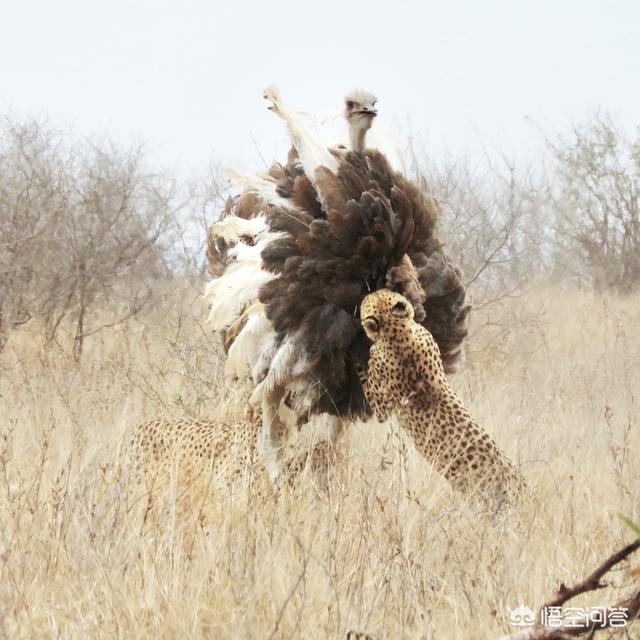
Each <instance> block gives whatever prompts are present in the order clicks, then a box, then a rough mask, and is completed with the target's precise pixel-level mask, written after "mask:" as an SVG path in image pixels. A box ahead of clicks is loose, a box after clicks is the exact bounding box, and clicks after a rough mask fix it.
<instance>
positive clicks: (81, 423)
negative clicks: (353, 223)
mask: <svg viewBox="0 0 640 640" xmlns="http://www.w3.org/2000/svg"><path fill="white" fill-rule="evenodd" d="M174 308H175V309H178V308H181V309H183V312H182V313H180V314H179V313H178V312H177V311H175V312H173V313H172V314H166V313H164V314H160V313H158V316H157V318H156V319H155V321H154V320H148V321H147V322H146V323H136V324H129V325H128V326H126V327H121V328H115V329H113V330H111V332H110V333H108V334H106V333H105V334H102V335H98V336H95V337H93V338H91V340H90V341H89V342H88V344H87V345H86V354H85V355H86V357H85V358H84V361H83V362H82V364H81V366H80V367H77V366H75V365H74V364H73V363H72V362H71V361H70V360H69V359H68V358H67V357H66V356H65V355H64V354H63V351H61V350H60V349H57V348H55V349H49V350H47V351H43V350H41V348H40V343H39V341H38V340H37V339H36V338H35V337H33V334H32V333H30V332H29V327H26V328H25V329H24V330H23V331H21V332H20V333H19V334H15V335H14V336H13V337H12V339H11V340H10V342H9V344H8V345H7V347H6V348H5V350H4V352H3V353H2V354H1V359H0V375H1V378H0V428H1V433H0V619H1V620H2V625H3V627H2V628H0V631H1V632H2V633H4V635H5V636H6V637H12V638H19V637H25V638H35V637H38V638H40V637H62V638H87V637H91V638H98V637H105V638H113V637H126V638H133V637H135V638H178V637H185V638H201V637H207V638H221V639H222V638H261V639H262V638H287V639H289V638H305V639H306V638H344V637H345V635H346V632H347V630H349V629H357V630H362V631H368V632H370V633H372V634H375V635H376V636H377V637H381V638H382V637H384V638H388V639H396V638H431V637H433V638H485V637H488V638H489V637H494V636H496V635H499V634H500V633H504V632H507V631H508V630H509V629H510V627H509V623H508V618H507V616H508V612H509V611H510V610H511V609H512V608H514V607H515V606H516V605H518V604H520V603H525V604H528V605H529V606H532V607H533V606H535V605H537V604H540V603H541V602H542V601H544V600H545V598H547V597H548V596H549V595H551V594H552V592H553V590H554V588H555V587H556V586H557V584H558V582H559V581H561V580H564V581H571V580H574V579H575V578H576V577H582V576H583V575H585V574H586V573H587V572H588V571H589V570H591V569H592V568H593V567H594V566H595V565H596V564H597V563H598V562H599V561H600V560H601V559H603V558H604V557H605V556H607V555H608V554H609V553H610V552H612V551H613V550H614V549H615V548H616V547H617V546H619V545H620V544H622V543H623V542H625V541H628V540H629V539H630V537H631V535H630V532H629V531H628V530H627V529H626V528H625V526H624V525H623V524H622V523H621V522H620V521H619V519H618V518H617V513H618V512H623V513H626V514H628V515H630V516H631V517H633V518H635V519H638V516H639V511H638V510H639V508H640V500H639V493H640V483H639V480H640V455H638V451H640V442H639V439H640V438H639V435H638V429H637V420H638V402H639V399H638V395H637V394H638V389H640V384H639V382H640V369H639V368H638V366H637V363H638V362H640V341H639V340H638V337H637V328H638V326H639V324H640V303H639V302H638V301H637V300H617V299H609V300H603V299H600V298H597V297H594V296H592V295H587V294H580V293H578V292H573V291H560V290H558V289H553V288H550V287H546V286H540V287H537V288H532V290H531V291H530V292H529V294H528V295H527V296H526V299H522V300H518V301H508V302H504V304H503V305H502V306H501V307H500V308H495V307H494V308H493V309H492V310H491V311H490V312H484V313H482V314H478V317H476V319H475V322H476V327H480V325H484V323H485V322H486V321H489V324H487V325H486V326H484V328H483V329H482V330H481V331H479V332H478V333H476V334H475V335H474V336H473V337H472V339H471V344H472V349H471V351H470V355H469V358H468V362H467V364H466V365H465V367H464V368H463V371H462V372H461V373H460V374H458V376H456V378H455V381H454V383H455V386H456V388H457V389H458V390H459V391H460V392H461V394H462V395H463V397H464V398H465V399H466V400H467V403H468V404H469V406H470V407H471V408H472V409H473V411H474V412H475V414H476V415H477V416H478V418H479V419H480V420H481V421H482V422H483V423H484V424H485V425H486V426H487V428H488V429H489V430H490V431H491V432H493V433H494V434H495V436H496V438H497V440H498V441H499V442H500V444H501V445H502V446H503V448H504V449H505V450H506V451H507V452H508V453H509V454H510V455H511V456H512V457H513V458H515V459H517V460H518V461H519V462H520V463H521V465H522V468H523V471H524V473H525V475H526V476H527V478H528V480H529V482H530V484H531V485H532V487H533V488H534V491H535V495H534V503H533V506H532V507H530V508H529V509H528V510H527V511H526V512H525V513H522V514H521V515H520V516H517V517H513V518H511V519H509V520H507V521H505V522H499V523H490V522H488V521H486V520H484V519H482V518H481V517H480V516H477V515H476V514H474V511H473V509H471V508H470V507H469V506H468V505H466V504H464V502H463V501H462V500H461V499H459V498H458V497H457V496H455V495H452V494H451V493H450V491H449V489H448V487H447V486H446V485H445V484H444V483H443V482H442V481H441V480H440V479H439V478H437V477H435V475H433V474H431V473H430V469H429V467H428V465H427V464H425V463H424V462H423V461H422V460H420V459H419V458H418V457H417V456H416V454H415V453H414V452H413V450H412V448H411V446H410V444H409V443H408V442H407V441H406V440H405V439H404V438H403V437H402V436H399V435H398V433H397V431H396V430H395V429H394V428H393V427H391V426H388V425H375V424H371V425H354V426H352V427H351V428H350V430H349V432H348V435H347V437H346V438H345V439H344V442H343V443H342V453H343V459H342V462H341V463H340V482H335V483H334V484H333V485H332V489H331V492H330V494H329V495H325V496H321V497H319V496H318V495H317V493H316V492H315V491H314V490H313V488H312V487H311V486H310V484H305V483H302V486H300V487H299V488H298V489H297V490H295V491H292V492H285V493H283V494H282V495H281V496H280V497H279V498H278V499H277V500H274V499H273V498H271V497H264V498H260V497H258V496H253V499H252V494H251V490H250V489H244V488H242V487H239V488H238V490H237V492H236V493H234V494H233V495H232V494H230V493H228V492H227V493H226V494H222V495H221V494H216V493H212V494H208V495H204V494H203V495H202V496H196V498H197V500H196V501H195V502H196V503H197V504H198V507H197V508H194V509H192V510H185V509H179V508H175V505H174V504H172V503H171V502H170V503H169V504H168V505H167V508H166V509H165V510H163V511H160V512H158V513H156V514H155V515H154V518H153V519H151V520H150V521H149V522H147V525H146V526H145V527H144V528H142V527H141V518H140V508H138V506H137V505H134V507H133V508H129V507H130V503H129V502H128V501H127V500H126V492H125V491H124V489H125V486H124V481H123V480H122V478H121V476H120V474H119V466H118V460H119V459H120V453H119V449H120V446H121V443H122V441H123V438H124V437H125V433H126V432H127V430H128V429H130V428H131V427H132V426H133V425H135V424H137V423H139V422H141V421H143V420H146V419H149V418H152V417H155V416H157V415H167V416H169V415H171V416H176V415H184V414H185V413H187V414H193V415H200V416H204V415H216V413H217V412H218V411H228V410H233V406H234V402H235V403H237V402H238V399H239V398H240V394H239V392H238V391H237V390H233V389H231V390H230V389H229V388H228V387H225V386H224V383H223V382H222V379H221V376H220V367H219V357H218V354H217V352H216V350H215V349H214V348H213V347H212V346H211V341H210V340H209V339H208V338H207V336H206V335H205V334H204V333H203V332H202V330H201V328H200V327H199V326H198V324H197V322H195V321H194V318H195V317H198V314H200V313H201V311H200V310H199V309H198V308H197V306H194V307H192V306H191V305H190V304H181V305H180V304H178V303H176V304H175V305H174ZM514 322H515V324H514ZM505 327H506V330H505ZM628 580H629V577H628V575H627V573H626V572H619V573H618V574H617V577H616V582H617V584H623V583H625V581H627V582H628ZM610 596H611V594H610V593H608V592H606V591H605V592H598V593H597V594H595V595H593V596H591V597H590V598H586V599H585V600H584V602H589V603H591V604H598V603H602V604H605V603H606V602H608V601H609V598H610Z"/></svg>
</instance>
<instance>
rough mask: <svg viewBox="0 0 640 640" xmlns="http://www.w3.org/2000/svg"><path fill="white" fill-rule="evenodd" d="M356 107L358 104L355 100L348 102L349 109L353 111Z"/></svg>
mask: <svg viewBox="0 0 640 640" xmlns="http://www.w3.org/2000/svg"><path fill="white" fill-rule="evenodd" d="M355 106H356V103H355V102H354V101H353V100H347V109H353V107H355Z"/></svg>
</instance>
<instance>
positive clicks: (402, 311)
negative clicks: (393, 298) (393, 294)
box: [391, 302, 409, 318]
mask: <svg viewBox="0 0 640 640" xmlns="http://www.w3.org/2000/svg"><path fill="white" fill-rule="evenodd" d="M391 315H393V316H395V317H396V318H407V317H408V316H409V310H408V309H407V305H406V304H405V303H404V302H396V303H395V304H394V305H393V307H392V309H391Z"/></svg>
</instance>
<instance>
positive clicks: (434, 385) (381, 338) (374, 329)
mask: <svg viewBox="0 0 640 640" xmlns="http://www.w3.org/2000/svg"><path fill="white" fill-rule="evenodd" d="M360 317H361V320H362V324H363V327H364V329H365V331H366V333H367V335H368V336H369V338H370V339H371V340H372V341H373V346H372V347H371V350H370V357H369V365H368V372H367V375H366V381H364V389H365V394H366V396H367V399H368V401H369V403H370V405H371V407H372V409H373V411H374V413H375V415H376V417H377V418H378V419H379V420H387V419H388V418H389V417H390V416H391V415H392V414H394V413H395V414H396V415H397V418H398V420H399V422H400V424H401V426H402V427H403V428H404V429H405V430H406V431H407V432H408V433H409V435H410V436H411V438H412V439H413V441H414V443H415V446H416V449H417V450H418V451H419V452H420V453H421V454H422V456H424V458H426V459H427V460H428V461H429V462H430V463H431V464H433V466H434V467H435V468H436V470H437V471H438V472H440V473H441V474H442V475H443V476H444V477H445V478H446V479H447V480H448V481H449V482H450V483H451V485H452V486H453V487H454V488H455V489H457V490H459V491H461V492H463V493H467V494H468V493H470V492H478V493H479V494H480V495H481V496H482V497H483V498H485V499H486V500H488V501H489V502H490V503H491V504H492V505H493V506H494V507H499V506H500V505H501V504H502V503H503V502H504V501H505V500H506V499H510V498H511V497H513V496H515V495H516V494H518V493H519V492H520V491H521V489H522V488H523V487H524V481H523V479H522V477H521V476H520V474H519V472H518V471H517V470H516V469H515V467H514V465H513V464H512V462H511V461H510V460H509V459H508V458H507V457H506V456H505V455H504V454H503V453H502V451H500V449H499V448H498V446H497V444H496V443H495V442H494V440H493V439H492V438H491V436H490V435H489V434H488V433H487V432H486V431H485V430H484V429H483V428H482V427H481V426H480V425H479V424H478V423H477V422H476V420H475V419H474V418H473V417H472V415H471V414H470V413H469V411H467V409H466V408H465V407H464V405H463V403H462V401H461V400H460V399H459V398H458V396H457V395H456V394H455V393H454V391H453V390H452V389H451V387H450V386H449V383H448V381H447V378H446V376H445V372H444V368H443V366H442V359H441V357H440V350H439V349H438V345H437V343H436V341H435V340H434V339H433V336H432V335H431V333H429V331H427V329H426V328H425V327H424V326H422V325H420V324H418V323H417V322H415V321H414V319H413V307H412V305H411V304H410V303H409V301H408V300H407V299H406V298H404V297H403V296H402V295H400V294H398V293H395V292H392V291H389V290H387V289H382V290H379V291H376V292H375V293H372V294H370V295H368V296H366V297H365V299H364V300H363V303H362V307H361V314H360Z"/></svg>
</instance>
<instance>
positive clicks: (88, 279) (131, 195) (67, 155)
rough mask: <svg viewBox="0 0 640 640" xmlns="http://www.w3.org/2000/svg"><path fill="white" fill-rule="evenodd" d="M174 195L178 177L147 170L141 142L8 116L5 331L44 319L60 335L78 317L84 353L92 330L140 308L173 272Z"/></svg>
mask: <svg viewBox="0 0 640 640" xmlns="http://www.w3.org/2000/svg"><path fill="white" fill-rule="evenodd" d="M174 201H175V187H174V183H173V181H172V180H171V179H168V178H167V177H166V176H162V175H152V174H149V173H147V172H146V171H145V169H144V163H143V156H142V153H141V149H140V148H137V149H134V150H132V151H123V150H120V149H118V148H116V147H115V146H113V145H111V144H109V143H105V144H96V143H93V142H86V143H80V144H79V143H74V144H70V143H69V142H68V141H67V139H66V138H65V137H64V136H63V135H62V134H60V133H57V132H53V131H51V130H49V129H47V128H46V127H44V126H42V125H40V124H38V123H37V122H28V123H26V124H14V123H11V122H8V121H6V122H5V123H4V125H3V126H2V128H0V213H1V222H0V332H2V331H3V330H4V333H5V335H6V332H7V330H8V329H10V328H11V327H12V326H15V325H17V324H21V323H24V322H26V321H28V320H30V319H32V318H39V319H41V320H42V321H43V324H44V327H45V333H46V338H47V340H49V341H50V340H53V339H55V337H56V335H57V333H58V330H59V328H60V327H61V324H62V323H63V320H65V319H71V320H72V322H73V323H74V347H73V351H74V355H75V356H76V357H79V356H80V354H81V352H82V345H83V340H84V338H85V337H86V336H87V335H89V334H91V333H94V332H96V331H98V330H99V329H100V328H102V327H104V326H108V325H112V324H114V323H117V322H119V321H120V320H121V319H123V318H124V317H129V316H131V315H133V314H136V313H137V312H138V311H140V309H141V308H142V307H143V306H144V304H145V303H146V301H147V300H148V299H149V295H150V291H151V289H152V284H153V282H154V281H156V280H157V279H159V278H162V277H163V276H166V275H167V274H168V273H169V271H170V265H169V264H168V263H167V260H166V253H165V250H166V247H167V245H168V242H169V240H170V232H171V230H172V227H173V223H174V217H175V216H174V214H175V207H176V205H175V203H174ZM97 303H100V304H99V306H100V307H101V313H100V316H99V317H98V316H97V315H92V314H91V313H90V312H91V311H92V310H93V309H94V308H95V307H96V306H97ZM105 309H108V310H109V311H108V312H106V313H105Z"/></svg>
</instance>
